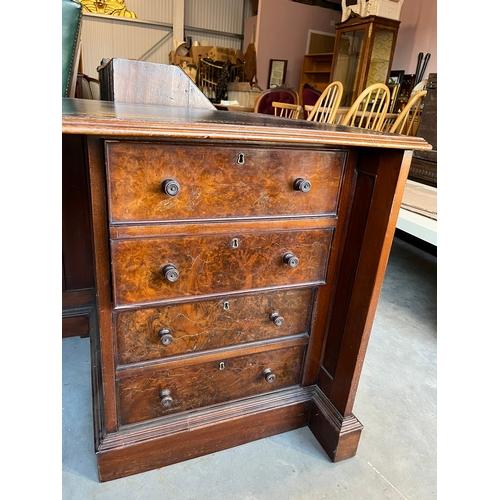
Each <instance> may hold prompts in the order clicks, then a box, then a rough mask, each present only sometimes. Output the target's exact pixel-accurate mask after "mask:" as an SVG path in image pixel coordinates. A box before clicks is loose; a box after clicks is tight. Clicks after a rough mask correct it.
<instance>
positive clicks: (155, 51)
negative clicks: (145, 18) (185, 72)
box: [82, 15, 173, 78]
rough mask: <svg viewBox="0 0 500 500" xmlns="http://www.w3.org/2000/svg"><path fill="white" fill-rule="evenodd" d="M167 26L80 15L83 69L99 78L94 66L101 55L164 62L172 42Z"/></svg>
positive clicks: (98, 61)
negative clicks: (81, 18)
mask: <svg viewBox="0 0 500 500" xmlns="http://www.w3.org/2000/svg"><path fill="white" fill-rule="evenodd" d="M171 31H172V30H171V29H169V28H166V27H161V26H148V25H145V24H141V23H134V22H130V21H117V20H116V18H115V19H105V18H102V17H96V16H91V15H88V16H83V23H82V60H83V72H84V73H85V74H86V75H88V76H91V77H93V78H99V76H98V73H97V69H96V68H97V66H99V64H100V63H101V60H102V59H103V58H107V59H111V58H113V57H117V58H124V59H139V60H143V61H149V62H155V63H162V64H168V54H169V52H170V51H171V50H172V47H173V43H172V37H171Z"/></svg>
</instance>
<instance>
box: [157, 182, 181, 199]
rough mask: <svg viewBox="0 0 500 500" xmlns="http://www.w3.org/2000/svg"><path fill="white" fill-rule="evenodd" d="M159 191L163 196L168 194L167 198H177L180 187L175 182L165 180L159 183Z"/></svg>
mask: <svg viewBox="0 0 500 500" xmlns="http://www.w3.org/2000/svg"><path fill="white" fill-rule="evenodd" d="M161 189H162V191H163V192H164V193H165V194H168V195H169V196H177V195H178V194H179V191H180V190H181V187H180V185H179V183H178V182H177V181H176V180H174V179H165V180H164V181H163V182H162V183H161Z"/></svg>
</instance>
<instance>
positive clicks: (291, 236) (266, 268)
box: [111, 226, 333, 307]
mask: <svg viewBox="0 0 500 500" xmlns="http://www.w3.org/2000/svg"><path fill="white" fill-rule="evenodd" d="M206 229H207V228H206ZM206 229H205V230H206ZM213 229H214V234H209V235H200V236H176V237H169V236H168V235H164V236H163V237H161V238H134V239H121V238H118V239H117V240H114V239H113V240H111V259H112V260H113V298H114V303H115V307H122V306H126V305H128V304H134V303H139V304H148V303H155V302H160V301H162V302H163V301H169V300H175V299H179V298H182V297H198V296H207V295H211V294H214V293H228V292H230V291H232V290H241V291H243V290H246V291H250V290H256V289H262V288H271V287H276V286H285V285H301V284H305V283H315V284H316V283H323V282H324V281H325V279H326V264H327V261H328V253H329V248H330V244H331V240H332V237H333V230H332V229H316V230H309V231H305V230H301V231H293V230H288V231H283V230H282V231H278V232H269V231H263V232H256V231H255V230H254V231H252V232H246V231H245V232H242V231H241V230H237V229H236V228H235V229H234V230H233V231H231V226H229V227H225V228H224V229H223V230H224V233H223V234H219V233H218V231H217V230H218V228H215V227H214V228H213ZM221 229H222V228H221ZM167 231H168V229H167ZM215 231H217V232H215ZM225 231H230V232H228V233H226V232H225ZM235 240H236V242H235ZM236 245H237V246H236ZM289 252H291V253H292V254H293V255H294V256H296V257H297V259H298V265H297V266H296V267H291V266H290V265H287V263H286V262H285V261H284V256H285V254H287V253H289ZM169 263H171V264H173V265H174V266H175V267H176V269H177V270H178V274H179V277H178V279H177V280H176V281H175V282H170V281H168V279H166V278H165V276H164V275H163V274H162V269H163V268H164V266H166V265H167V264H169Z"/></svg>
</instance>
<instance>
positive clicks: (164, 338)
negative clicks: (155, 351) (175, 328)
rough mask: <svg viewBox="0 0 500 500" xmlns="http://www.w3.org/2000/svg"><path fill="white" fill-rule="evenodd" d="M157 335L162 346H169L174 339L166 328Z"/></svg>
mask: <svg viewBox="0 0 500 500" xmlns="http://www.w3.org/2000/svg"><path fill="white" fill-rule="evenodd" d="M158 335H159V337H160V341H161V343H162V344H163V345H168V344H171V343H172V341H173V340H174V337H172V335H171V333H170V330H169V329H168V328H162V329H161V330H160V331H159V332H158Z"/></svg>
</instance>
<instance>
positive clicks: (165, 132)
mask: <svg viewBox="0 0 500 500" xmlns="http://www.w3.org/2000/svg"><path fill="white" fill-rule="evenodd" d="M62 132H63V134H84V135H90V136H92V135H97V136H106V137H110V138H111V137H127V136H128V137H134V138H136V137H146V138H158V139H160V138H170V139H173V138H183V139H198V140H207V139H221V140H224V141H237V142H238V143H244V142H249V143H255V142H261V143H262V141H264V142H269V143H280V144H282V145H286V144H299V145H300V144H308V145H309V146H318V145H339V146H365V147H373V148H391V149H403V150H405V149H411V150H428V149H430V146H429V144H428V143H427V142H426V141H424V140H423V139H421V138H419V137H408V136H399V135H388V134H384V133H378V132H373V131H370V130H363V129H356V128H349V127H335V126H332V125H329V124H325V123H314V122H307V121H306V120H293V121H289V120H280V119H279V118H278V117H275V116H268V115H264V114H260V113H231V112H229V111H228V112H224V113H221V112H219V111H217V110H201V109H186V108H176V107H164V106H151V105H139V104H128V103H114V102H106V101H91V100H87V99H65V100H63V104H62Z"/></svg>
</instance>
